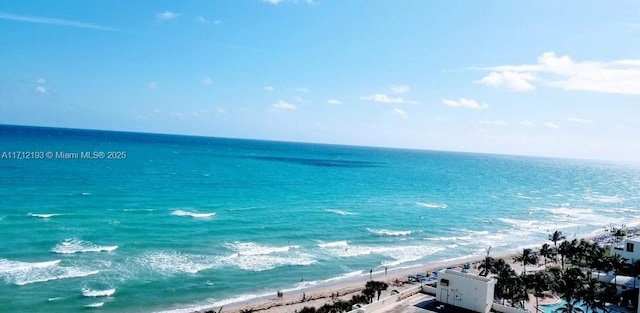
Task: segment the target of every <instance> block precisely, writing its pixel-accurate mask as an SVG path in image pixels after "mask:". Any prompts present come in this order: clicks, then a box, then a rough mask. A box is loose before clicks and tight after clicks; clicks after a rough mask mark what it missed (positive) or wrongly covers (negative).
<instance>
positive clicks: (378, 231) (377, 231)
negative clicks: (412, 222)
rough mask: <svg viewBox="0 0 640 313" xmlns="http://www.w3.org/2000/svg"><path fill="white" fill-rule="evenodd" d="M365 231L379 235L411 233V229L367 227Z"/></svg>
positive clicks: (404, 234)
mask: <svg viewBox="0 0 640 313" xmlns="http://www.w3.org/2000/svg"><path fill="white" fill-rule="evenodd" d="M367 231H368V232H370V233H373V234H376V235H381V236H407V235H410V234H411V233H413V231H411V230H389V229H372V228H367Z"/></svg>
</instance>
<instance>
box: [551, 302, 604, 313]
mask: <svg viewBox="0 0 640 313" xmlns="http://www.w3.org/2000/svg"><path fill="white" fill-rule="evenodd" d="M566 303H567V302H566V301H564V300H561V301H560V303H558V304H554V305H541V306H540V309H541V310H542V311H543V312H544V313H556V310H557V309H559V308H563V307H564V306H565V304H566ZM578 307H579V308H581V309H582V311H583V312H587V308H586V307H585V306H584V303H583V302H580V303H579V304H578ZM589 312H592V313H600V312H602V310H599V309H595V310H592V309H589Z"/></svg>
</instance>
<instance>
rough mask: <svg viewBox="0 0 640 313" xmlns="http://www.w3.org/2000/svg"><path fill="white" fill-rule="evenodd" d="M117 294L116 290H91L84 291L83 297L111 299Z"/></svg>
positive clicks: (85, 289)
mask: <svg viewBox="0 0 640 313" xmlns="http://www.w3.org/2000/svg"><path fill="white" fill-rule="evenodd" d="M114 293H116V290H115V289H113V288H112V289H106V290H92V289H89V288H83V289H82V295H83V296H85V297H111V296H113V294H114Z"/></svg>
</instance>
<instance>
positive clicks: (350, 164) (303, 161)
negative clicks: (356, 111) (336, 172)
mask: <svg viewBox="0 0 640 313" xmlns="http://www.w3.org/2000/svg"><path fill="white" fill-rule="evenodd" d="M249 158H250V159H253V160H260V161H274V162H284V163H291V164H300V165H309V166H319V167H341V168H371V167H382V166H383V165H384V164H383V163H379V162H368V161H352V160H335V159H307V158H292V157H272V156H250V157H249Z"/></svg>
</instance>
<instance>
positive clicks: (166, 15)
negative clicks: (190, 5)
mask: <svg viewBox="0 0 640 313" xmlns="http://www.w3.org/2000/svg"><path fill="white" fill-rule="evenodd" d="M178 16H180V14H178V13H176V12H172V11H168V10H167V11H164V12H162V13H158V15H156V18H157V19H159V20H163V21H168V20H173V19H176V18H178Z"/></svg>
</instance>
